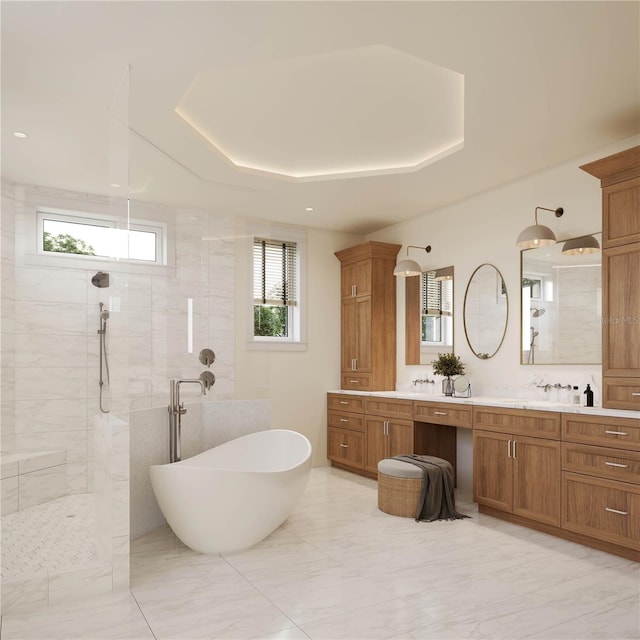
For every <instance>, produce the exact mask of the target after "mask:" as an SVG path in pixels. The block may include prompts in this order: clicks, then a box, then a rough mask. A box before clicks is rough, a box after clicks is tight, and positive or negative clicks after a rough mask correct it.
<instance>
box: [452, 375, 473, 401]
mask: <svg viewBox="0 0 640 640" xmlns="http://www.w3.org/2000/svg"><path fill="white" fill-rule="evenodd" d="M453 395H454V396H455V397H456V398H468V397H470V396H471V384H470V383H469V378H465V376H458V377H457V378H456V379H455V380H454V381H453Z"/></svg>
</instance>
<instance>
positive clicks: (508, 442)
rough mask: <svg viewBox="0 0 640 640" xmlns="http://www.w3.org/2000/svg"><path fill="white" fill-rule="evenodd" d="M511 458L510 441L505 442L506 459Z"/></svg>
mask: <svg viewBox="0 0 640 640" xmlns="http://www.w3.org/2000/svg"><path fill="white" fill-rule="evenodd" d="M510 457H511V440H507V458H510Z"/></svg>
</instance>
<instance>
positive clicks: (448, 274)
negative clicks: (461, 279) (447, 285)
mask: <svg viewBox="0 0 640 640" xmlns="http://www.w3.org/2000/svg"><path fill="white" fill-rule="evenodd" d="M433 279H434V280H453V267H443V268H442V269H436V273H435V276H434V277H433Z"/></svg>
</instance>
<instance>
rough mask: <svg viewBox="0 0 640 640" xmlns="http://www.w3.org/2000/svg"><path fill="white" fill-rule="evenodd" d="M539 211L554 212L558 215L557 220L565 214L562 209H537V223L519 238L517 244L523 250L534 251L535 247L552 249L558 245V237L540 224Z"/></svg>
mask: <svg viewBox="0 0 640 640" xmlns="http://www.w3.org/2000/svg"><path fill="white" fill-rule="evenodd" d="M538 209H542V210H543V211H553V212H554V213H555V214H556V218H561V217H562V214H563V213H564V209H563V208H562V207H558V208H557V209H547V208H546V207H536V211H535V219H536V223H535V224H534V225H532V226H530V227H527V228H526V229H525V230H524V231H523V232H522V233H521V234H520V235H519V236H518V240H517V241H516V244H517V245H518V246H519V247H520V248H521V249H534V248H535V247H550V246H551V245H552V244H555V243H556V235H555V233H553V231H551V229H549V227H545V226H544V225H543V224H538Z"/></svg>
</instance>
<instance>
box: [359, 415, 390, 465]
mask: <svg viewBox="0 0 640 640" xmlns="http://www.w3.org/2000/svg"><path fill="white" fill-rule="evenodd" d="M387 447H388V442H387V435H386V419H385V418H378V417H369V416H367V419H366V422H365V458H364V468H365V470H366V471H371V472H372V473H378V462H380V460H382V459H383V458H386V457H387Z"/></svg>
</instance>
